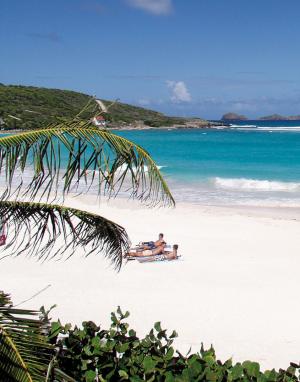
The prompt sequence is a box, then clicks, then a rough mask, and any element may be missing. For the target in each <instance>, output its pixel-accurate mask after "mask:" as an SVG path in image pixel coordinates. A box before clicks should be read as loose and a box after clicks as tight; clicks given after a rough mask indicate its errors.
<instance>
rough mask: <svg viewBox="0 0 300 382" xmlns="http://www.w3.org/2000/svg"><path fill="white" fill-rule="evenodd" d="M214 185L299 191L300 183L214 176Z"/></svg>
mask: <svg viewBox="0 0 300 382" xmlns="http://www.w3.org/2000/svg"><path fill="white" fill-rule="evenodd" d="M213 183H214V186H215V187H217V188H222V189H227V190H237V191H238V190H245V191H246V190H247V191H268V192H272V191H274V192H297V191H298V192H300V183H296V182H279V181H270V180H257V179H247V178H238V179H234V178H218V177H217V178H214V181H213Z"/></svg>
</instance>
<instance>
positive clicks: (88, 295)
mask: <svg viewBox="0 0 300 382" xmlns="http://www.w3.org/2000/svg"><path fill="white" fill-rule="evenodd" d="M69 204H72V205H73V206H76V207H77V208H80V207H81V208H83V209H87V210H90V211H95V212H98V213H101V214H102V215H103V216H106V217H108V218H110V219H113V220H114V221H116V222H118V223H120V224H121V225H123V226H124V227H125V228H126V229H127V232H128V234H129V236H130V238H131V239H132V242H133V243H136V242H139V241H140V240H149V239H150V240H151V239H155V238H156V235H157V234H158V233H159V232H164V233H165V238H166V240H167V241H168V242H169V243H178V244H179V253H180V254H181V255H183V258H182V260H179V261H173V262H169V263H166V262H165V263H153V264H139V263H137V262H134V261H131V262H130V263H128V264H126V265H125V266H124V267H123V268H122V270H121V272H120V273H116V272H115V271H114V270H113V269H112V267H110V266H109V264H108V263H107V261H105V260H103V259H102V258H101V257H95V256H92V257H90V258H87V259H85V258H82V256H80V254H79V255H78V256H76V257H73V258H72V259H70V260H68V261H67V262H63V261H61V262H55V261H52V262H47V263H43V264H42V263H37V262H36V261H34V260H33V259H24V258H18V259H4V260H2V262H1V264H0V280H1V283H0V285H1V289H4V290H5V291H7V292H10V293H12V296H13V300H14V302H15V303H18V302H20V301H22V300H24V299H26V298H28V297H30V296H31V295H33V294H34V293H36V292H37V291H39V290H41V289H42V288H43V287H45V286H47V285H48V284H51V287H50V288H48V289H47V290H46V291H44V292H43V293H41V294H40V295H39V296H37V297H35V298H34V299H33V300H31V301H30V302H28V303H27V304H24V305H22V306H23V307H25V306H26V307H35V308H39V307H40V306H41V305H43V304H44V305H46V306H47V307H50V306H51V305H52V304H55V303H56V304H57V305H58V307H57V308H56V309H55V310H54V311H53V313H52V317H53V318H55V319H56V318H57V317H60V319H61V320H62V321H63V322H72V323H80V322H81V321H83V320H95V321H96V322H97V323H102V324H103V325H105V326H107V325H108V323H109V320H110V312H111V311H112V310H115V309H116V307H117V306H118V305H120V306H121V307H122V309H124V310H129V311H130V313H131V316H130V318H129V322H130V323H131V324H132V326H133V327H134V328H135V329H136V330H137V331H138V334H140V335H143V334H145V333H146V332H147V331H149V330H150V328H151V327H152V325H153V323H154V322H155V321H161V322H162V326H163V327H166V328H169V329H170V330H171V329H176V330H177V332H178V333H179V339H178V340H177V342H176V346H177V347H178V348H179V349H180V350H181V351H187V350H188V348H189V347H190V346H192V348H193V351H197V350H198V349H199V347H200V345H201V342H202V341H203V342H204V344H205V346H206V347H209V346H210V344H211V343H212V344H213V345H214V347H215V349H216V352H217V356H218V357H219V358H221V359H222V360H225V359H227V358H229V357H233V359H234V361H240V360H246V359H251V360H255V361H259V362H260V363H261V365H262V366H263V368H270V367H276V368H279V367H287V366H288V364H289V361H294V362H297V361H299V358H300V351H299V349H300V331H299V316H300V305H299V290H300V288H299V287H300V277H299V270H300V253H299V249H300V235H299V229H300V222H299V216H300V214H299V211H298V210H294V209H290V210H286V209H285V210H279V209H277V210H267V209H259V208H256V209H254V208H252V209H249V208H245V209H237V208H228V209H225V208H217V207H201V206H192V205H183V204H182V205H178V206H177V208H176V209H155V210H149V209H148V210H147V209H141V208H139V209H138V208H134V207H133V205H132V204H129V203H127V202H125V201H119V202H114V203H111V204H110V205H109V206H108V207H107V206H106V205H101V206H100V207H99V206H96V203H95V200H94V199H93V198H92V197H84V198H83V197H80V198H77V199H76V200H75V201H74V200H73V201H69Z"/></svg>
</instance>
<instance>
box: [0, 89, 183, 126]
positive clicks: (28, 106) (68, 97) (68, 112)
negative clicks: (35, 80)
mask: <svg viewBox="0 0 300 382" xmlns="http://www.w3.org/2000/svg"><path fill="white" fill-rule="evenodd" d="M90 98H91V96H89V95H86V94H83V93H78V92H75V91H70V90H59V89H46V88H39V87H33V86H12V85H7V86H6V85H3V84H0V118H1V119H0V121H1V120H2V122H3V121H4V122H5V124H4V125H3V124H2V128H3V127H5V128H13V129H15V128H17V129H18V128H22V129H30V128H40V127H43V126H45V125H47V124H49V123H51V122H53V121H55V120H56V119H57V117H62V118H69V117H73V116H75V115H76V114H77V113H78V112H79V111H80V110H82V108H83V107H84V106H85V105H86V104H87V102H88V101H89V99H90ZM102 101H103V103H104V104H105V105H110V104H111V101H107V100H102ZM91 116H92V115H88V113H86V114H85V115H83V117H85V118H86V117H91ZM16 118H17V119H16ZM106 118H107V119H108V120H109V121H110V126H111V127H119V126H122V125H128V124H133V125H135V124H141V123H142V124H143V123H144V124H145V125H147V126H153V127H159V126H171V125H174V124H175V125H176V124H178V125H184V124H185V123H186V122H187V121H188V119H184V118H175V117H168V116H165V115H164V114H162V113H159V112H156V111H153V110H148V109H145V108H142V107H136V106H132V105H128V104H124V103H120V102H116V103H115V104H113V106H112V107H111V108H110V109H109V114H108V115H106Z"/></svg>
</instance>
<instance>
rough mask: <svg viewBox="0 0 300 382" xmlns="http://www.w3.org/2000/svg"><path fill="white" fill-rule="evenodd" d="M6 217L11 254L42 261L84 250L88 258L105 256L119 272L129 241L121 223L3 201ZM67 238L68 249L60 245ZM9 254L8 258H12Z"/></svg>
mask: <svg viewBox="0 0 300 382" xmlns="http://www.w3.org/2000/svg"><path fill="white" fill-rule="evenodd" d="M0 216H2V217H5V221H6V226H7V238H8V241H7V245H6V246H5V248H4V250H5V252H7V251H8V252H9V255H12V254H14V255H19V254H21V253H26V254H30V255H33V256H37V257H38V258H39V259H47V258H48V257H49V256H50V254H51V258H53V257H58V256H59V257H61V256H62V255H63V254H67V255H68V256H71V255H73V254H74V253H75V252H76V250H77V249H79V248H81V249H83V250H84V251H85V253H86V255H89V254H91V253H94V254H96V255H97V254H99V253H102V254H103V255H104V256H105V257H107V258H109V259H110V260H111V261H112V263H114V265H115V267H116V268H117V269H119V268H120V267H121V264H122V257H123V254H124V253H126V252H127V251H128V249H129V245H130V242H129V238H128V236H127V233H126V231H125V230H124V228H122V227H121V226H119V225H118V224H116V223H114V222H112V221H110V220H108V219H105V218H103V217H101V216H99V215H95V214H92V213H89V212H86V211H81V210H77V209H74V208H68V207H64V206H60V205H50V204H46V203H29V202H16V201H0ZM60 236H61V237H63V239H64V246H61V244H60V245H59V243H57V239H58V238H59V237H60ZM9 255H7V256H9Z"/></svg>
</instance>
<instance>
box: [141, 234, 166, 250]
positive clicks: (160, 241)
mask: <svg viewBox="0 0 300 382" xmlns="http://www.w3.org/2000/svg"><path fill="white" fill-rule="evenodd" d="M163 244H166V243H165V241H164V234H163V233H160V234H159V235H158V240H156V241H148V242H145V243H142V250H145V249H155V248H159V247H160V246H161V245H163Z"/></svg>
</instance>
